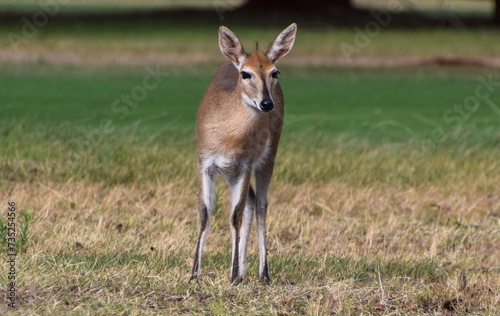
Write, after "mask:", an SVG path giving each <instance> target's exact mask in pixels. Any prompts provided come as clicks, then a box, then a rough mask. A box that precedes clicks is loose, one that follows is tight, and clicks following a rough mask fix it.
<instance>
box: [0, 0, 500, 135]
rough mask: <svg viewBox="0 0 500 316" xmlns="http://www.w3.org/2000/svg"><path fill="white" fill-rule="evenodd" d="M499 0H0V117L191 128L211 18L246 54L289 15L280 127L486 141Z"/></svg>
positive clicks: (84, 125) (209, 56) (206, 65)
mask: <svg viewBox="0 0 500 316" xmlns="http://www.w3.org/2000/svg"><path fill="white" fill-rule="evenodd" d="M498 2H499V1H498V0H497V1H495V0H423V1H412V0H337V1H333V0H332V1H327V0H310V1H301V0H294V1H285V0H279V1H278V0H277V1H271V2H268V1H263V0H249V1H242V0H193V1H177V0H172V1H167V0H141V1H139V0H122V1H119V0H102V1H97V0H42V1H38V0H37V1H35V0H16V1H14V0H2V1H1V3H0V21H1V22H0V44H1V45H0V69H1V73H0V89H1V91H0V119H1V120H2V121H5V122H4V123H7V122H10V123H9V124H14V123H12V122H22V124H23V128H26V129H27V130H30V131H32V132H33V131H40V130H46V129H47V128H49V127H50V128H55V127H58V126H59V127H61V126H62V127H61V128H63V130H64V132H60V133H59V134H62V135H69V134H71V133H73V132H75V131H76V134H78V135H79V136H78V137H80V138H82V139H87V140H89V139H92V137H95V136H93V132H92V131H93V130H95V129H98V130H99V138H105V135H106V134H107V133H106V132H103V129H106V126H107V125H110V129H109V130H113V133H115V132H118V131H120V133H124V132H123V130H129V129H130V130H132V131H133V132H132V133H133V135H141V134H144V135H150V136H151V135H154V136H151V137H159V139H161V138H162V137H164V136H165V135H169V136H173V135H174V136H180V137H184V136H186V137H187V139H193V137H194V136H193V135H194V134H193V126H194V121H195V116H196V110H197V107H198V104H199V102H200V100H201V97H202V95H203V93H204V90H205V88H206V86H207V85H208V83H209V82H210V80H211V76H212V75H213V73H214V72H215V71H216V69H217V68H218V67H219V66H220V65H221V64H222V63H224V62H225V57H224V56H222V54H221V53H220V51H219V48H218V42H217V31H218V26H219V25H221V24H224V25H226V26H228V27H229V28H231V29H232V30H233V31H234V32H235V33H236V34H238V36H239V37H240V39H241V40H242V42H243V45H244V47H246V49H247V51H249V52H252V51H254V50H255V42H256V41H259V43H260V47H261V48H263V47H265V46H266V45H267V44H268V43H269V42H271V41H272V40H273V39H274V37H275V36H276V35H277V34H278V33H279V32H280V31H281V30H282V29H283V28H285V27H286V26H288V25H289V24H290V23H292V22H297V23H298V27H299V31H298V37H297V41H296V43H295V47H294V48H293V50H292V52H291V53H290V54H289V55H288V56H287V57H286V58H285V59H283V60H282V61H280V64H279V67H280V70H281V73H282V76H281V82H282V86H283V88H284V91H285V97H286V101H287V102H286V106H287V121H286V127H285V137H290V138H292V139H294V140H296V139H300V138H305V139H307V138H308V137H309V136H311V135H312V136H313V137H312V138H313V139H315V141H317V142H322V141H325V142H328V141H330V140H339V139H340V140H345V139H362V140H368V141H370V142H374V143H380V142H384V143H400V142H408V141H416V142H417V143H418V142H427V143H429V142H430V143H432V144H433V145H440V144H445V143H446V142H454V143H456V142H458V143H460V144H464V143H467V142H469V143H470V142H472V143H473V142H477V141H478V140H481V142H483V143H484V142H486V143H489V144H496V143H497V141H498V137H499V129H498V127H499V124H498V123H499V122H500V105H499V103H500V102H499V98H500V96H499V93H498V91H497V90H498V85H495V84H493V85H491V84H490V86H489V87H487V88H488V90H487V92H488V98H489V99H488V100H489V101H488V100H486V99H482V100H479V99H478V98H477V97H476V87H477V85H480V84H481V80H480V78H483V79H484V78H486V79H484V80H487V81H488V80H495V78H498V67H499V66H500V57H499V53H500V40H499V39H500V37H499V35H500V32H499V26H498V25H499V21H500V20H499V14H498V8H499V5H498ZM152 72H155V73H156V75H152ZM159 73H160V74H161V75H159ZM147 76H153V78H155V80H153V81H151V84H150V85H149V86H148V87H151V85H153V86H154V87H153V88H151V89H149V88H148V89H146V87H145V84H144V82H143V81H144V80H145V79H144V78H145V77H147ZM488 78H489V79H488ZM484 80H483V81H484ZM471 98H472V99H471ZM464 102H465V103H466V102H469V103H470V104H464ZM471 102H472V103H471ZM3 125H5V126H10V125H8V124H3ZM103 126H104V127H103ZM68 130H71V131H68ZM36 133H37V134H39V133H38V132H36ZM68 133H69V134H68ZM42 134H43V133H42ZM127 135H128V134H127ZM308 135H309V136H308ZM73 137H77V136H76V135H73ZM90 142H92V141H90Z"/></svg>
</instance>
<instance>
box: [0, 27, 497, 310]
mask: <svg viewBox="0 0 500 316" xmlns="http://www.w3.org/2000/svg"><path fill="white" fill-rule="evenodd" d="M66 23H68V22H57V21H56V22H54V23H53V24H50V25H48V26H47V28H44V29H43V30H42V31H41V33H40V36H37V37H36V38H34V39H33V40H31V41H29V42H28V43H26V44H25V45H23V46H21V47H20V49H21V51H20V53H19V52H18V53H17V54H12V52H11V50H10V48H9V41H8V40H7V39H6V37H5V35H6V34H8V33H9V32H10V31H12V30H16V27H17V26H18V25H17V24H15V23H14V24H12V23H10V22H9V23H7V24H4V25H2V26H0V34H1V35H2V36H0V42H1V43H3V44H4V49H3V50H2V49H0V53H2V55H1V56H3V57H2V58H3V59H2V64H1V65H0V89H1V90H0V202H1V203H3V207H4V208H3V211H2V214H4V215H2V216H0V219H1V221H2V222H1V223H0V228H2V229H0V246H1V247H2V251H1V252H0V260H1V261H2V262H4V263H3V265H4V266H5V267H8V266H7V263H6V262H7V259H8V251H7V249H6V248H7V247H6V246H7V243H6V242H5V240H6V233H7V231H6V230H5V229H3V227H5V225H6V224H7V221H8V216H7V206H8V205H7V203H8V202H12V201H13V202H15V203H16V208H17V219H16V224H17V225H16V227H17V229H18V237H17V244H16V249H17V251H18V255H17V257H16V293H17V302H16V306H17V309H15V310H13V309H9V308H8V306H7V303H5V304H2V305H0V313H9V314H10V313H12V314H16V313H17V314H19V315H25V314H28V315H45V314H55V315H66V314H74V315H156V314H167V313H172V314H183V313H194V314H264V315H268V314H312V315H318V314H321V315H322V314H343V315H344V314H345V315H350V314H384V315H386V314H387V315H388V314H405V315H420V314H442V315H445V314H458V315H465V314H469V313H472V314H481V315H483V314H484V315H495V314H498V313H499V312H500V310H499V308H498V306H499V304H500V269H499V267H500V250H499V247H498V244H500V232H499V225H500V213H499V212H500V196H499V193H498V192H500V187H499V183H500V163H499V160H498V156H499V154H500V147H499V142H500V124H499V123H500V114H499V108H500V92H499V90H500V86H498V82H500V76H499V75H498V68H491V67H477V68H472V67H437V66H412V67H381V66H360V65H357V66H356V65H350V64H347V65H346V64H342V63H336V62H333V63H332V64H329V65H328V66H321V65H319V64H317V62H316V61H317V59H319V60H327V61H328V60H335V58H338V57H339V56H340V55H341V53H340V52H339V47H338V40H339V39H342V40H345V41H349V40H352V37H353V35H354V32H353V31H352V30H348V29H341V30H331V31H324V30H318V29H315V28H306V29H304V30H303V31H301V30H300V29H299V39H300V40H298V41H297V43H296V47H295V48H294V51H292V53H291V54H290V56H287V57H286V58H290V60H291V61H289V62H288V63H287V62H285V61H286V59H285V60H284V61H283V64H282V65H279V66H280V71H281V73H282V74H281V75H280V82H281V84H282V86H283V90H284V93H285V101H286V119H285V125H284V132H283V138H282V142H281V145H280V150H279V152H278V157H277V163H276V167H275V172H274V179H273V182H272V184H271V189H270V192H269V195H270V209H269V216H268V240H269V255H270V258H269V260H270V270H271V278H272V283H271V285H269V286H265V285H263V284H261V283H260V282H259V280H258V272H257V266H258V254H257V244H256V238H255V237H254V236H255V233H254V232H253V235H252V238H251V241H250V245H249V258H248V271H247V279H246V280H245V281H244V282H243V283H242V284H241V285H239V286H237V287H235V286H232V285H230V283H229V263H230V257H231V254H230V233H229V224H228V213H229V209H228V206H229V205H230V202H229V195H230V193H229V189H228V187H227V185H226V184H225V183H224V182H223V181H218V188H219V192H220V194H218V197H217V203H216V204H217V207H216V210H215V212H214V214H213V222H212V225H213V226H212V230H211V233H210V236H209V238H208V241H207V246H206V256H205V257H204V262H203V271H204V274H203V276H202V278H201V280H200V281H199V282H197V283H196V282H193V283H187V280H188V278H189V273H190V265H189V262H190V258H192V256H193V250H194V246H195V242H196V233H197V224H196V220H197V210H196V207H197V206H196V202H197V197H196V188H197V184H196V183H197V179H196V150H195V138H194V122H195V116H196V111H197V107H198V104H199V102H200V100H201V97H202V95H203V92H204V90H205V88H206V86H207V85H208V83H209V82H210V80H211V76H212V75H213V73H214V72H215V70H216V69H217V67H218V66H219V65H220V63H221V62H223V61H224V59H223V58H222V57H220V56H218V55H219V51H218V48H217V46H216V45H217V42H216V30H217V27H216V24H214V26H213V27H207V26H205V27H202V26H190V27H186V28H182V27H179V26H172V25H170V24H168V23H165V24H162V27H161V28H157V27H156V26H154V23H146V22H144V24H140V25H138V26H136V27H134V26H133V25H129V26H128V27H127V28H126V29H125V30H124V31H123V32H121V31H120V30H119V29H120V27H119V25H118V26H117V25H111V24H108V23H103V24H94V25H90V24H85V23H83V24H79V23H76V22H75V23H69V24H66ZM16 25H17V26H16ZM68 26H70V27H68ZM238 28H239V29H240V30H241V37H242V38H244V39H245V40H246V41H248V43H252V40H254V39H259V40H260V39H263V40H266V41H269V40H270V39H272V37H273V36H274V35H275V33H276V32H278V31H279V29H278V28H275V27H271V28H269V29H268V28H265V27H261V28H257V29H254V28H245V27H243V26H241V25H240V26H237V27H236V30H237V31H240V30H238ZM299 28H300V25H299ZM164 31H165V34H166V35H165V37H162V32H164ZM301 32H303V33H301ZM212 33H214V34H212ZM127 34H128V35H127ZM238 34H239V33H238ZM301 36H302V37H301ZM496 36H497V32H496V31H492V32H483V31H482V30H469V31H466V32H456V31H453V30H449V29H444V30H442V29H441V30H440V29H438V30H436V31H434V32H428V31H425V30H418V31H415V32H412V31H400V30H387V31H386V32H383V33H381V34H380V36H379V37H377V38H375V39H374V40H373V41H372V44H371V45H370V46H369V47H367V49H366V50H364V51H363V53H362V56H361V57H363V58H364V57H367V58H374V60H377V58H387V59H391V58H407V57H408V56H409V54H408V52H415V55H412V56H411V57H415V56H416V57H418V58H423V57H428V56H455V57H471V56H473V57H481V58H494V57H495V52H496V51H497V46H498V41H493V40H491V39H493V38H496ZM185 38H189V41H185V40H184V39H185ZM447 39H451V40H450V41H448V40H447ZM459 39H460V40H462V43H463V45H460V46H457V45H456V44H455V43H456V42H455V41H456V40H459ZM401 41H403V42H401ZM436 43H441V44H442V45H437V44H436ZM191 44H192V45H191ZM250 46H251V44H248V45H247V47H250ZM387 48H390V49H387ZM9 52H10V55H9ZM33 52H35V53H33ZM150 52H153V53H152V54H150ZM31 54H32V55H31ZM183 54H184V55H186V56H187V57H186V59H182V58H180V57H179V56H181V55H183ZM200 54H201V55H203V56H204V54H206V55H209V58H208V59H203V58H199V57H198V55H200ZM311 55H313V56H314V58H313V59H309V57H310V56H311ZM122 56H126V57H127V58H128V59H125V60H124V61H120V58H122ZM16 58H17V59H16ZM148 67H149V68H148ZM148 69H153V70H156V69H157V71H158V72H159V73H162V74H163V75H162V76H159V77H158V78H159V80H161V81H160V82H157V83H158V85H157V86H156V87H155V88H153V89H149V90H148V89H145V88H144V87H145V85H144V78H145V76H147V75H148V74H149V73H150V72H151V70H148ZM479 78H491V81H492V82H493V84H492V85H491V87H490V89H491V90H490V91H489V92H490V93H489V94H490V95H489V98H488V99H486V98H485V99H481V100H479V99H478V100H479V102H476V101H475V100H476V99H474V98H475V97H476V98H477V95H479V94H477V91H478V86H480V85H481V82H482V80H481V79H479ZM148 80H150V79H148ZM148 82H150V83H152V82H153V81H148ZM484 89H488V88H480V90H479V92H480V93H484V91H488V90H484ZM144 91H145V94H144ZM141 93H143V94H141ZM123 96H125V98H127V96H130V98H131V99H132V101H131V102H133V103H134V104H127V103H126V102H127V101H123V100H122V98H123ZM134 96H135V97H134ZM134 98H135V100H134ZM115 100H119V101H120V102H118V103H117V102H116V101H115ZM129 100H130V99H129ZM487 100H490V101H487ZM2 271H7V270H6V269H5V270H4V269H0V288H1V289H2V291H1V292H0V301H2V302H7V293H8V292H7V290H8V286H9V284H8V274H7V273H6V272H2Z"/></svg>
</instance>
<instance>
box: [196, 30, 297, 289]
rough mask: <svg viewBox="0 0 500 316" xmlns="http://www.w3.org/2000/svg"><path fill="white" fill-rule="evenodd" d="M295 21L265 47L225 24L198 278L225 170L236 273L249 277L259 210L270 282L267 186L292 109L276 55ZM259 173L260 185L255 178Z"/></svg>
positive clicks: (205, 142)
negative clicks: (257, 47)
mask: <svg viewBox="0 0 500 316" xmlns="http://www.w3.org/2000/svg"><path fill="white" fill-rule="evenodd" d="M295 33H296V25H295V24H292V25H290V26H289V27H288V28H286V29H285V30H284V31H283V32H281V33H280V34H279V35H278V37H277V38H276V39H275V40H274V41H273V42H272V43H271V45H270V46H269V48H268V49H267V50H266V52H265V53H260V52H255V53H253V54H251V55H247V53H245V51H244V49H243V47H242V46H241V43H240V41H239V39H238V37H237V36H236V35H235V34H234V33H233V32H231V31H230V30H229V29H227V28H226V27H221V28H220V29H219V47H220V48H221V51H222V53H223V54H224V55H225V56H226V57H228V58H229V59H230V60H231V61H230V62H228V63H226V64H225V65H223V66H222V67H221V68H220V69H219V70H218V71H217V72H216V73H215V75H214V77H213V79H212V82H211V83H210V85H209V86H208V88H207V91H206V92H205V95H204V96H203V99H202V101H201V104H200V108H199V109H198V115H197V118H196V138H197V140H198V171H199V172H198V176H199V182H198V184H199V194H198V197H199V209H200V212H199V215H198V224H199V225H198V229H199V232H198V233H199V235H198V242H197V245H196V252H195V258H194V263H193V269H192V275H191V279H194V278H197V277H198V276H199V275H200V273H201V257H202V252H203V245H204V242H205V239H206V237H207V235H208V231H209V230H210V213H211V211H212V209H213V197H214V194H215V193H214V192H215V188H214V185H215V183H214V180H213V179H214V176H215V174H216V173H222V174H223V175H224V176H225V177H226V180H227V182H228V183H229V185H230V187H231V193H232V199H231V202H232V204H233V209H232V212H231V216H230V218H231V220H230V224H231V234H232V244H233V252H232V253H233V259H232V268H231V281H232V282H234V283H239V282H241V281H243V278H244V276H245V269H246V251H247V245H248V238H249V231H250V228H251V224H252V220H253V216H254V211H255V216H256V221H257V235H258V238H259V275H260V277H261V279H263V280H265V281H266V282H270V276H269V268H268V263H267V247H266V216H267V191H268V189H269V183H270V181H271V176H272V173H273V167H274V159H275V157H276V152H277V150H278V143H279V139H280V136H281V129H282V127H283V116H284V113H285V108H284V103H283V92H282V90H281V86H280V84H279V82H278V79H277V74H278V71H277V69H276V66H275V62H276V61H277V60H279V59H280V58H281V57H283V56H285V55H286V54H287V53H288V51H290V49H291V48H292V46H293V42H294V40H295ZM252 172H254V173H255V182H256V191H254V190H253V188H252V186H251V185H250V177H251V175H252Z"/></svg>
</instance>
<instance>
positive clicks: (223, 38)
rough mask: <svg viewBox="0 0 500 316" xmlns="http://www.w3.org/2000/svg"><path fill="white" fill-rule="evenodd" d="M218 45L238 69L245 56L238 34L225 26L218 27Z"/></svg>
mask: <svg viewBox="0 0 500 316" xmlns="http://www.w3.org/2000/svg"><path fill="white" fill-rule="evenodd" d="M219 47H220V51H221V52H222V54H224V55H225V56H226V57H227V58H229V59H230V60H231V61H232V62H233V64H234V66H235V67H236V69H238V71H240V70H241V65H242V64H243V61H244V60H245V58H246V57H247V54H246V53H245V50H244V49H243V46H242V45H241V42H240V40H239V39H238V36H236V34H234V33H233V32H232V31H231V30H230V29H228V28H227V27H225V26H221V27H220V28H219Z"/></svg>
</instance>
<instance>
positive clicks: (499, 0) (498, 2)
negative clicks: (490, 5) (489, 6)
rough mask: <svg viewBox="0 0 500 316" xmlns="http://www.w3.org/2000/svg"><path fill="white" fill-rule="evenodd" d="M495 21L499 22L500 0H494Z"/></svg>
mask: <svg viewBox="0 0 500 316" xmlns="http://www.w3.org/2000/svg"><path fill="white" fill-rule="evenodd" d="M495 23H496V24H500V0H495Z"/></svg>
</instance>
